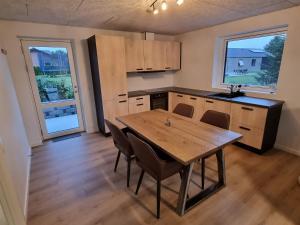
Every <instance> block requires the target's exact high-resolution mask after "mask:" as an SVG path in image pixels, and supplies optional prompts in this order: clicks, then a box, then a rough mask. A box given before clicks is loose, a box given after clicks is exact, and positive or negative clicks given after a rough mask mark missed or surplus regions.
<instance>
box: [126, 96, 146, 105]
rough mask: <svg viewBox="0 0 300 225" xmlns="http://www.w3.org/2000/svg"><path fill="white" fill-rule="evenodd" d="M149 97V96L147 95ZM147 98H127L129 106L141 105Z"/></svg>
mask: <svg viewBox="0 0 300 225" xmlns="http://www.w3.org/2000/svg"><path fill="white" fill-rule="evenodd" d="M147 96H148V97H149V95H147ZM147 96H137V97H131V98H129V104H132V103H137V104H138V103H143V102H144V101H145V100H146V98H147Z"/></svg>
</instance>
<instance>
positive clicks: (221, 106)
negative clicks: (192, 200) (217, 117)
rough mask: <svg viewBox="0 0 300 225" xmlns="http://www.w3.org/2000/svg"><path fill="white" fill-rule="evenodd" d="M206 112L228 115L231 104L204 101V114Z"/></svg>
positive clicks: (211, 100) (210, 100) (212, 100)
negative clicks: (212, 111)
mask: <svg viewBox="0 0 300 225" xmlns="http://www.w3.org/2000/svg"><path fill="white" fill-rule="evenodd" d="M207 110H214V111H218V112H222V113H226V114H228V115H230V112H231V103H230V102H225V101H220V100H215V99H205V102H204V112H206V111H207Z"/></svg>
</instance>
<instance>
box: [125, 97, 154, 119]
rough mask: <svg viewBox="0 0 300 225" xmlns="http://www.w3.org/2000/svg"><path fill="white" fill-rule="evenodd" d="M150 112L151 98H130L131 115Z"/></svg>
mask: <svg viewBox="0 0 300 225" xmlns="http://www.w3.org/2000/svg"><path fill="white" fill-rule="evenodd" d="M149 110H150V96H149V95H144V96H138V97H132V98H129V114H132V113H139V112H145V111H149Z"/></svg>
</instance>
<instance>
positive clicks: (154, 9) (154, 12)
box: [153, 6, 159, 15]
mask: <svg viewBox="0 0 300 225" xmlns="http://www.w3.org/2000/svg"><path fill="white" fill-rule="evenodd" d="M158 13H159V10H158V8H155V7H154V6H153V14H154V15H156V14H158Z"/></svg>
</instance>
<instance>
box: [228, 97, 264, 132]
mask: <svg viewBox="0 0 300 225" xmlns="http://www.w3.org/2000/svg"><path fill="white" fill-rule="evenodd" d="M267 113H268V109H266V108H259V107H255V106H248V105H241V104H234V103H233V104H231V118H232V122H234V123H236V124H243V125H247V126H251V127H256V128H259V129H264V128H265V124H266V120H267Z"/></svg>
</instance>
